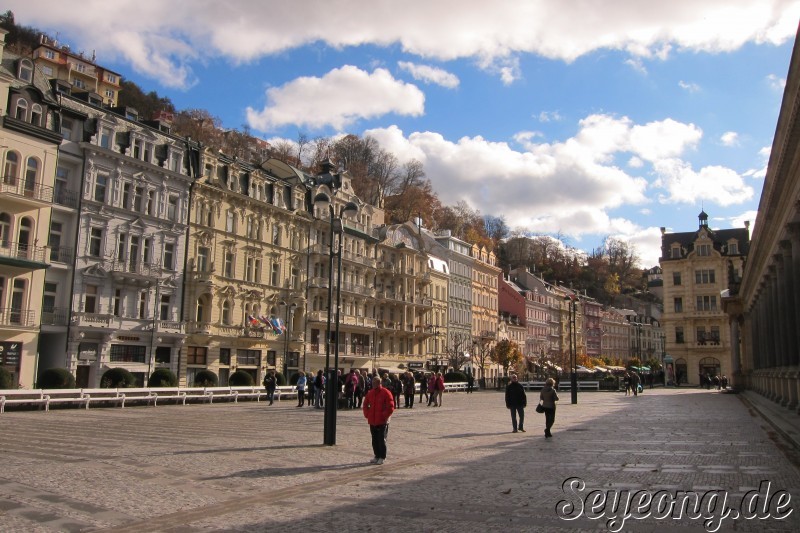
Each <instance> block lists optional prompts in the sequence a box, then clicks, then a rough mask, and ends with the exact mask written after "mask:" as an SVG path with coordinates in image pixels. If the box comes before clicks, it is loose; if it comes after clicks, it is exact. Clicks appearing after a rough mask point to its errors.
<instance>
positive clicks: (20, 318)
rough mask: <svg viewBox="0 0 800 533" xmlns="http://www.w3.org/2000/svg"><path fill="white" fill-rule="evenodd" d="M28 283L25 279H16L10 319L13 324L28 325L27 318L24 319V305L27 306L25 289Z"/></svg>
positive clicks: (12, 292)
mask: <svg viewBox="0 0 800 533" xmlns="http://www.w3.org/2000/svg"><path fill="white" fill-rule="evenodd" d="M26 289H27V283H26V282H25V280H24V279H15V280H14V285H13V288H12V291H11V312H10V313H9V319H10V321H11V323H12V324H18V325H22V326H27V325H28V324H27V322H28V321H27V320H24V318H25V317H24V314H23V310H24V306H25V291H26Z"/></svg>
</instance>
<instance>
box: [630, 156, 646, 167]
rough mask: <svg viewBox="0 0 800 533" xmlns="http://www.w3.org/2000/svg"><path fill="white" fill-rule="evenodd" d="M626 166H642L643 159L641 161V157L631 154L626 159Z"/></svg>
mask: <svg viewBox="0 0 800 533" xmlns="http://www.w3.org/2000/svg"><path fill="white" fill-rule="evenodd" d="M628 166H629V167H631V168H642V167H643V166H644V161H642V158H641V157H636V156H633V157H631V158H630V159H628Z"/></svg>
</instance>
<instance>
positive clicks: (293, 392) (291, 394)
mask: <svg viewBox="0 0 800 533" xmlns="http://www.w3.org/2000/svg"><path fill="white" fill-rule="evenodd" d="M265 392H266V391H265ZM282 396H286V397H287V398H297V387H295V386H294V385H279V386H277V387H275V399H276V400H280V399H281V397H282Z"/></svg>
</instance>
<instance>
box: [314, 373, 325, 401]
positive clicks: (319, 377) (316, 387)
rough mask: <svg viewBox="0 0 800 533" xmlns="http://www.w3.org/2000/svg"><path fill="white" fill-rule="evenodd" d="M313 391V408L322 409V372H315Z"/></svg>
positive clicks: (323, 390)
mask: <svg viewBox="0 0 800 533" xmlns="http://www.w3.org/2000/svg"><path fill="white" fill-rule="evenodd" d="M314 391H315V393H316V395H317V396H316V398H314V407H316V408H317V409H322V408H323V407H324V406H325V376H324V374H323V373H322V370H318V371H317V377H316V378H315V379H314Z"/></svg>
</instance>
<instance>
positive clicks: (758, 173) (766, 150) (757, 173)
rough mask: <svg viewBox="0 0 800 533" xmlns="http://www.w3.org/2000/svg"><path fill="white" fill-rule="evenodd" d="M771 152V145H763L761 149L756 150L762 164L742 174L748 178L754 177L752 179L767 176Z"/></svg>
mask: <svg viewBox="0 0 800 533" xmlns="http://www.w3.org/2000/svg"><path fill="white" fill-rule="evenodd" d="M771 154H772V147H771V146H765V147H763V148H762V149H761V150H759V151H758V155H759V156H760V157H761V159H762V160H763V161H764V166H762V167H760V168H752V169H750V170H748V171H746V172H744V173H742V176H747V177H749V178H754V179H764V178H766V177H767V165H768V164H769V158H770V155H771Z"/></svg>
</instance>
